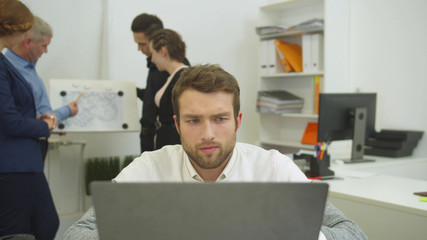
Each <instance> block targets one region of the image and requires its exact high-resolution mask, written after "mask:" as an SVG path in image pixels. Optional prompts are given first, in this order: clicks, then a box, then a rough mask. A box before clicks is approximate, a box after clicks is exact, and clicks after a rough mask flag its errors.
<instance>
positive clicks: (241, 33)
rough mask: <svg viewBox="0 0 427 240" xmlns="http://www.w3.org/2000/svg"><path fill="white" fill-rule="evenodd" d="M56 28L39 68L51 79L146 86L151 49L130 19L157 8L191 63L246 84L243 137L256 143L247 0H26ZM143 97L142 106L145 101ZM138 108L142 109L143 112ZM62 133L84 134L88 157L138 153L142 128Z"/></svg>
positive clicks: (252, 5)
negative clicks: (142, 44)
mask: <svg viewBox="0 0 427 240" xmlns="http://www.w3.org/2000/svg"><path fill="white" fill-rule="evenodd" d="M23 2H24V3H26V4H27V6H29V8H30V9H31V10H32V11H33V13H34V14H35V15H39V16H40V17H42V18H44V19H45V20H46V21H48V22H49V23H50V24H51V25H52V27H53V29H54V38H53V39H52V43H51V45H50V46H49V53H48V54H46V55H44V56H42V58H41V59H40V61H39V63H38V66H37V69H38V72H39V74H40V76H41V77H42V79H44V81H45V84H47V83H48V80H49V79H50V78H76V79H110V80H128V81H135V82H136V84H137V86H140V87H144V86H145V80H146V76H147V69H146V60H145V56H143V55H142V53H141V52H138V51H137V45H136V44H135V43H134V41H133V37H132V32H131V30H130V25H131V22H132V20H133V18H134V17H135V16H136V15H138V14H140V13H142V12H147V13H152V14H156V15H158V16H159V17H160V18H161V19H162V20H163V22H164V25H165V27H167V28H171V29H174V30H176V31H177V32H179V33H180V34H181V35H182V37H183V39H184V41H185V42H186V44H187V58H188V59H189V60H190V62H191V64H193V65H194V64H205V63H215V64H220V65H221V66H222V67H223V68H224V69H226V70H227V71H229V72H230V73H232V74H233V75H234V76H235V77H236V78H237V79H238V81H239V84H240V86H241V99H242V106H241V107H242V111H243V124H242V127H241V129H240V131H239V133H238V140H239V141H244V142H250V143H255V142H256V139H257V136H258V130H257V119H258V117H257V115H256V113H255V98H256V86H257V84H256V81H257V74H258V72H257V65H258V64H257V61H258V52H257V49H258V38H257V35H256V34H255V25H256V21H257V14H258V7H259V6H260V5H263V4H264V1H257V0H251V1H245V0H233V1H227V0H207V1H197V0H183V1H170V0H157V1H148V0H123V1H114V0H91V1H85V0H75V1H66V0H60V1H58V0H38V1H30V0H23ZM138 102H139V109H140V108H141V102H140V101H139V100H138ZM139 114H141V113H140V112H139ZM53 138H60V139H61V140H85V141H87V146H86V149H85V157H86V158H87V157H92V156H110V155H118V156H124V155H127V154H132V155H135V154H139V151H140V150H139V133H94V134H83V133H68V134H67V135H66V136H65V137H58V136H53Z"/></svg>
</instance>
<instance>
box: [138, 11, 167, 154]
mask: <svg viewBox="0 0 427 240" xmlns="http://www.w3.org/2000/svg"><path fill="white" fill-rule="evenodd" d="M159 29H163V23H162V21H161V20H160V19H159V18H158V17H157V16H154V15H150V14H146V13H142V14H140V15H138V16H136V17H135V18H134V20H133V22H132V26H131V30H132V32H133V37H134V40H135V42H136V43H137V44H138V51H141V52H142V53H143V54H144V55H146V56H147V68H148V76H147V83H146V85H145V89H141V88H137V89H136V90H137V96H138V98H139V99H141V101H142V102H143V103H142V118H141V120H140V122H141V133H140V135H139V137H140V145H141V153H142V152H144V151H153V150H154V149H155V147H154V136H155V134H156V118H157V111H158V109H157V107H156V105H155V103H154V94H156V92H157V91H158V90H159V89H160V88H161V87H162V86H163V85H164V84H165V82H166V79H167V78H168V76H169V73H168V72H166V71H163V72H161V71H159V70H158V69H157V67H156V65H155V64H154V63H153V62H151V52H150V49H149V42H148V34H149V33H150V32H153V31H155V30H159Z"/></svg>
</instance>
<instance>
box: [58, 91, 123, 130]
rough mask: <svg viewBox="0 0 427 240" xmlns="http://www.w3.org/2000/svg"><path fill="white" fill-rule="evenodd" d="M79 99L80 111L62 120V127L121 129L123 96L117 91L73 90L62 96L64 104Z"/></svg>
mask: <svg viewBox="0 0 427 240" xmlns="http://www.w3.org/2000/svg"><path fill="white" fill-rule="evenodd" d="M80 93H83V95H82V96H81V98H80V99H79V101H78V104H79V113H78V114H77V115H76V116H75V117H72V118H69V119H67V120H65V121H64V122H62V124H63V126H62V125H60V126H58V127H59V128H60V129H61V127H62V129H79V128H80V129H85V128H91V129H120V128H121V127H122V124H123V123H124V120H123V97H122V96H119V94H118V93H116V92H101V91H96V92H95V91H93V92H78V91H72V92H67V94H66V95H65V96H64V97H63V98H62V99H63V100H62V105H67V104H68V103H69V102H72V101H74V100H75V99H77V98H78V97H79V95H80Z"/></svg>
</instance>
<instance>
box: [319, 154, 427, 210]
mask: <svg viewBox="0 0 427 240" xmlns="http://www.w3.org/2000/svg"><path fill="white" fill-rule="evenodd" d="M371 158H375V159H376V161H375V162H369V163H353V164H344V165H340V164H331V169H332V170H333V171H334V172H335V176H336V177H337V178H336V179H331V180H326V182H327V183H329V195H330V196H333V197H339V198H343V199H348V200H353V201H358V202H363V203H367V204H372V205H377V206H380V207H385V208H391V209H395V210H398V211H404V212H407V213H411V214H415V215H420V216H423V217H427V202H420V201H419V196H416V195H414V192H427V181H424V180H418V179H411V178H405V177H402V176H392V175H387V174H385V173H381V174H380V173H375V171H373V170H372V169H378V170H379V172H381V169H384V168H390V167H393V166H395V167H396V168H398V169H399V168H401V167H403V166H407V165H408V164H409V165H411V164H414V166H423V168H424V166H427V157H425V158H396V159H392V158H380V157H371ZM424 164H425V165H424ZM366 169H369V172H367V171H366ZM416 170H417V171H420V169H416ZM422 171H423V172H425V174H426V175H427V169H425V170H424V169H422ZM409 176H410V174H409Z"/></svg>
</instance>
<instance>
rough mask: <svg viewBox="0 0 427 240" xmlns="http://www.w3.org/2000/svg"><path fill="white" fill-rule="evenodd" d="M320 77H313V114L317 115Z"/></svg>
mask: <svg viewBox="0 0 427 240" xmlns="http://www.w3.org/2000/svg"><path fill="white" fill-rule="evenodd" d="M319 94H320V76H314V114H319Z"/></svg>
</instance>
